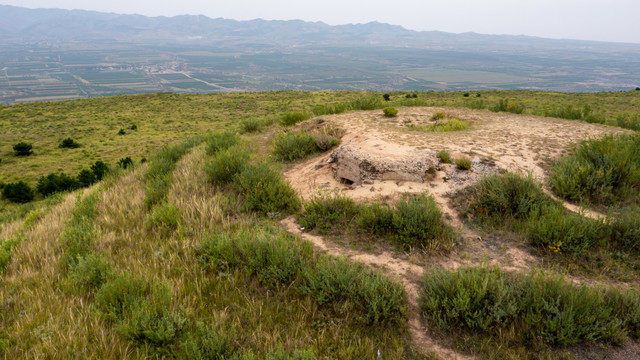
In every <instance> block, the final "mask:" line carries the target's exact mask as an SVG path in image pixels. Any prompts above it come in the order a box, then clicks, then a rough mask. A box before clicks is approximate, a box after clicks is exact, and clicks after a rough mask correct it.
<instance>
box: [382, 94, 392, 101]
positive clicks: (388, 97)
mask: <svg viewBox="0 0 640 360" xmlns="http://www.w3.org/2000/svg"><path fill="white" fill-rule="evenodd" d="M382 98H383V99H384V101H389V100H391V95H389V94H384V95H382Z"/></svg>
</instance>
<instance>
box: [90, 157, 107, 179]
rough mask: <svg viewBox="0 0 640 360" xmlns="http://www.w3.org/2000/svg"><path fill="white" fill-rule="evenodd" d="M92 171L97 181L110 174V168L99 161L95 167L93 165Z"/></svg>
mask: <svg viewBox="0 0 640 360" xmlns="http://www.w3.org/2000/svg"><path fill="white" fill-rule="evenodd" d="M91 171H93V174H94V175H95V177H96V180H97V181H100V180H102V179H103V178H104V176H105V175H106V174H107V173H108V172H109V166H108V165H107V164H106V163H104V162H102V161H100V160H98V161H96V162H95V163H94V164H93V165H91Z"/></svg>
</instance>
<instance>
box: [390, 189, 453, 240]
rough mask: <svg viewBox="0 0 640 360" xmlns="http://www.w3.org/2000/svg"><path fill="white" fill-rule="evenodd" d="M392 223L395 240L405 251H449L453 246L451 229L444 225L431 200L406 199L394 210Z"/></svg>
mask: <svg viewBox="0 0 640 360" xmlns="http://www.w3.org/2000/svg"><path fill="white" fill-rule="evenodd" d="M392 223H393V228H394V238H395V240H396V241H397V242H399V243H400V244H401V245H402V246H403V247H405V248H414V247H422V248H425V249H427V250H430V251H435V250H441V249H448V248H450V246H451V245H452V243H453V229H451V228H450V227H449V226H448V225H447V224H445V222H444V221H443V219H442V212H441V211H440V209H439V208H438V205H437V204H436V201H435V200H434V198H433V197H432V196H427V195H425V194H420V195H418V196H408V197H405V199H403V200H401V201H400V202H399V203H398V205H397V206H396V211H395V212H394V214H393V221H392Z"/></svg>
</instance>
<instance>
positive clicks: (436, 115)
mask: <svg viewBox="0 0 640 360" xmlns="http://www.w3.org/2000/svg"><path fill="white" fill-rule="evenodd" d="M446 118H447V114H446V113H445V112H444V111H436V112H435V113H434V114H433V115H431V120H433V121H437V120H443V119H446Z"/></svg>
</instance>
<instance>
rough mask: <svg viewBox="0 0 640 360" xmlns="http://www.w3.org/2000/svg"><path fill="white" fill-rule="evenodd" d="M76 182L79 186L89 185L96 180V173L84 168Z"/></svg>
mask: <svg viewBox="0 0 640 360" xmlns="http://www.w3.org/2000/svg"><path fill="white" fill-rule="evenodd" d="M76 182H77V183H78V186H79V187H89V186H91V185H93V184H94V183H95V182H96V174H95V173H94V172H93V171H91V170H87V169H82V170H80V172H79V173H78V175H77V176H76Z"/></svg>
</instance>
